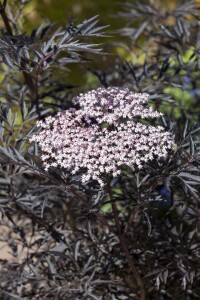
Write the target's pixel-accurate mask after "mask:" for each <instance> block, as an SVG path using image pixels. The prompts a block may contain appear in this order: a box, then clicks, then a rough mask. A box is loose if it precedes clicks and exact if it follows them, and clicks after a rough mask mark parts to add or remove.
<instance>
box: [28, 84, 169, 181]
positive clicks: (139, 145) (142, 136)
mask: <svg viewBox="0 0 200 300" xmlns="http://www.w3.org/2000/svg"><path fill="white" fill-rule="evenodd" d="M147 101H148V94H145V93H133V92H131V91H130V90H129V89H127V88H118V87H109V88H107V89H105V88H98V89H96V90H92V91H89V92H88V93H85V94H80V95H79V96H78V97H76V98H75V99H74V103H75V104H78V105H79V107H80V108H79V109H77V110H75V109H69V110H66V111H64V112H59V113H58V114H57V115H56V116H55V117H51V116H50V117H47V118H46V119H45V121H44V122H41V121H39V122H38V123H37V126H38V127H40V128H41V131H40V132H39V133H38V134H35V135H34V136H33V137H32V138H31V141H35V142H37V143H38V144H39V146H40V148H41V150H42V156H41V158H42V160H43V162H44V166H45V170H48V168H49V167H50V166H54V167H59V166H61V167H62V168H64V169H67V170H68V171H70V172H71V173H72V174H76V173H80V172H82V173H83V175H82V182H83V183H85V182H87V181H89V180H97V181H98V182H99V184H100V185H103V184H104V183H103V178H104V175H105V174H106V173H107V174H110V175H112V176H113V177H116V176H118V175H119V174H120V172H121V171H120V169H121V166H123V165H126V166H130V167H132V166H137V167H138V168H139V169H141V168H142V167H143V164H144V163H145V162H148V161H150V160H152V159H153V158H154V157H158V158H162V157H165V156H166V155H167V149H170V148H172V147H173V145H174V143H173V140H172V137H171V134H170V133H169V132H166V131H165V130H164V128H163V127H162V126H157V127H155V126H151V125H146V124H142V123H141V122H140V120H141V119H144V118H158V117H160V116H161V115H162V114H161V113H159V112H157V111H155V110H154V109H153V108H152V107H150V108H147V107H146V103H147ZM144 105H145V107H144Z"/></svg>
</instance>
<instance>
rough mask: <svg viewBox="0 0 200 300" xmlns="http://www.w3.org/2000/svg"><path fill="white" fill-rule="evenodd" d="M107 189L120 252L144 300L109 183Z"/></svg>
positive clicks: (143, 293)
mask: <svg viewBox="0 0 200 300" xmlns="http://www.w3.org/2000/svg"><path fill="white" fill-rule="evenodd" d="M107 189H108V194H109V197H110V201H111V205H112V210H113V214H114V219H115V224H116V227H117V232H118V238H119V241H120V246H121V248H122V251H123V252H124V254H125V256H126V259H127V262H128V265H129V267H130V270H131V272H132V274H133V276H134V278H135V280H136V283H137V286H138V288H139V289H140V300H145V298H146V296H145V287H144V283H143V280H142V278H141V276H140V274H139V273H138V270H137V268H136V266H135V264H134V262H133V259H132V258H131V256H130V254H129V250H128V247H127V245H126V241H125V238H124V235H123V233H122V230H121V226H120V221H119V216H118V212H117V207H116V203H115V201H114V199H113V194H112V188H111V186H110V181H108V184H107Z"/></svg>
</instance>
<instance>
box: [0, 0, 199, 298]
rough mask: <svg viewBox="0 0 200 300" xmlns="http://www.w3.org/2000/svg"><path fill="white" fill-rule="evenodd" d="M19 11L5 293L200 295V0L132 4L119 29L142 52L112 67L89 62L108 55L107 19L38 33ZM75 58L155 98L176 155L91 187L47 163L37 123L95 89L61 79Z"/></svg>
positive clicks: (5, 183) (9, 110)
mask: <svg viewBox="0 0 200 300" xmlns="http://www.w3.org/2000/svg"><path fill="white" fill-rule="evenodd" d="M1 2H2V1H1ZM23 2H25V1H20V5H21V8H22V6H23V5H24V4H23ZM152 3H154V2H153V1H152ZM20 11H21V10H20ZM13 12H14V9H13V7H12V6H8V4H7V1H6V0H4V1H3V3H1V7H0V14H1V17H2V20H3V23H4V29H2V30H1V38H0V55H1V58H2V63H1V66H0V68H1V94H0V97H1V112H0V164H1V168H0V212H1V220H0V225H1V232H2V234H1V240H0V243H1V245H2V247H6V250H7V251H8V253H7V256H6V257H5V258H2V259H1V260H0V264H1V269H0V278H1V298H2V299H6V300H7V299H87V300H89V299H99V300H100V299H105V300H110V299H112V300H113V299H141V300H142V299H173V298H174V299H176V297H181V299H195V298H197V299H198V298H199V295H200V288H199V286H200V285H199V275H200V273H199V268H200V265H199V255H200V250H199V228H200V227H199V226H200V223H199V205H200V203H199V197H200V192H199V185H200V145H199V130H200V126H199V124H198V123H197V122H196V121H199V116H198V112H199V108H198V103H199V93H198V84H199V35H198V30H199V8H198V7H197V5H196V4H195V2H193V1H191V2H186V3H185V4H181V5H178V6H177V7H176V8H175V9H174V10H169V11H165V10H161V9H160V8H158V7H156V6H155V5H154V4H141V3H138V4H130V3H129V4H123V6H122V8H121V12H119V17H120V18H124V20H125V22H127V26H126V27H125V28H121V29H119V31H118V35H122V36H129V38H130V39H129V38H128V39H127V38H126V39H127V40H126V45H125V44H124V45H123V43H121V47H124V49H126V51H127V52H128V53H129V56H130V57H132V56H133V52H132V49H134V51H135V52H134V53H136V55H137V56H138V57H140V60H138V61H137V60H134V59H131V60H129V61H128V62H127V61H121V59H119V58H118V59H116V61H115V62H114V63H113V66H111V65H110V66H109V67H106V68H105V67H104V66H101V64H99V65H98V64H97V63H96V68H93V65H94V64H93V65H91V64H90V61H91V60H92V59H95V57H96V54H100V53H102V51H101V48H99V43H98V42H96V37H97V38H99V37H100V38H102V37H105V35H106V34H105V32H104V31H105V26H103V27H102V26H97V21H98V18H97V17H92V18H90V19H88V20H85V21H84V22H82V23H81V24H78V25H75V24H72V23H70V24H69V25H67V26H65V27H63V28H59V27H58V26H57V25H55V24H51V23H50V24H48V25H46V23H45V22H44V23H42V24H41V26H40V27H39V28H37V29H36V30H34V31H33V32H32V33H30V35H29V34H28V33H27V34H24V32H26V28H22V25H21V24H22V23H23V22H22V19H21V18H23V12H21V14H20V16H21V17H19V15H18V12H16V15H15V14H14V15H13ZM97 13H98V12H97ZM132 20H134V22H132ZM94 38H95V42H94ZM105 40H106V39H104V41H105ZM119 40H121V37H119ZM127 49H128V50H127ZM129 56H127V57H128V58H129ZM141 57H143V60H142V59H141ZM102 58H103V59H102V62H103V60H105V61H107V60H108V56H106V54H103V53H102ZM71 62H76V63H78V64H82V63H84V66H85V69H87V70H90V72H91V74H92V75H91V76H93V77H92V78H93V79H94V85H100V86H102V87H106V88H107V87H111V86H118V87H120V88H124V87H128V88H129V89H130V90H133V91H135V92H139V93H148V94H150V99H151V105H152V106H153V107H154V108H155V109H156V110H158V111H162V112H164V113H165V115H164V116H163V117H162V123H163V124H162V126H164V128H165V129H166V131H170V132H171V135H173V137H174V140H175V145H174V147H173V149H172V150H171V152H169V153H168V156H167V157H165V158H163V159H158V158H157V157H154V159H153V160H151V161H147V162H146V164H145V165H144V167H143V168H142V169H137V168H133V167H127V166H126V165H124V166H122V168H121V174H120V175H118V176H117V177H114V178H113V177H112V176H111V174H105V177H106V178H107V180H106V185H104V186H102V187H101V186H100V185H99V184H98V183H97V182H96V181H93V180H90V181H89V182H86V183H83V182H82V181H81V176H82V175H83V174H84V171H82V170H81V171H80V172H78V173H77V174H75V175H71V173H70V172H67V171H66V170H63V169H62V168H60V167H59V166H56V167H53V166H52V167H51V168H49V170H48V171H45V170H44V167H43V163H42V157H41V154H42V153H41V149H40V148H38V145H37V143H35V142H33V143H30V142H29V140H30V139H31V137H32V136H33V134H35V133H36V131H37V129H36V127H35V122H36V121H37V120H43V119H44V117H46V116H47V115H48V116H52V117H54V116H55V114H56V113H58V112H62V111H64V110H67V109H69V108H71V107H74V104H73V102H72V100H73V97H74V95H78V93H79V91H80V90H82V91H84V90H85V89H88V87H87V86H86V87H85V86H79V87H76V86H72V85H69V84H68V82H69V81H68V82H64V83H63V81H60V80H58V78H59V77H58V75H60V78H62V76H64V75H65V74H66V72H67V68H71ZM69 63H70V64H69ZM102 65H103V63H102ZM67 74H68V75H67V76H68V77H70V74H69V73H67ZM78 75H79V74H78V73H77V76H78ZM96 79H98V81H97V80H96ZM97 82H98V83H97ZM183 92H184V93H185V94H184V97H183V94H182V93H183ZM172 95H173V97H172ZM85 109H86V108H85ZM93 121H94V122H95V120H93ZM86 123H87V122H86ZM150 123H151V124H152V125H153V126H156V125H157V124H158V123H157V120H151V121H150ZM144 124H145V122H144ZM85 126H88V127H89V126H90V124H88V123H87V124H86V125H85Z"/></svg>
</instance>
